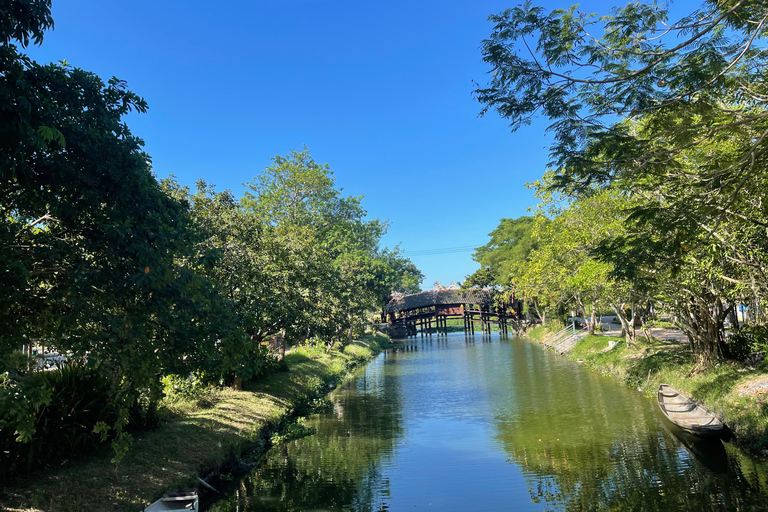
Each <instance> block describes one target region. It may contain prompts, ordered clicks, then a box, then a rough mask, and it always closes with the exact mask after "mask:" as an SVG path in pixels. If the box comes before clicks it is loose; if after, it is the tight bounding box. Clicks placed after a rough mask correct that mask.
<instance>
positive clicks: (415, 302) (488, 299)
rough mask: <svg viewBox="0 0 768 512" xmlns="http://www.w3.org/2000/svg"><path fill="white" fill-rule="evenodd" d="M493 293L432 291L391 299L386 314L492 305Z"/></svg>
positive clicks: (489, 291)
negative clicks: (439, 307) (453, 306)
mask: <svg viewBox="0 0 768 512" xmlns="http://www.w3.org/2000/svg"><path fill="white" fill-rule="evenodd" d="M494 295H495V292H493V291H491V290H478V289H470V290H432V291H429V292H421V293H415V294H413V295H406V296H405V297H400V298H399V299H392V300H391V301H389V304H387V313H399V312H400V311H408V310H410V309H418V308H425V307H428V306H435V305H438V304H439V305H451V304H455V305H458V304H482V305H492V304H493V296H494Z"/></svg>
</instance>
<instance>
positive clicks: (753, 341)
mask: <svg viewBox="0 0 768 512" xmlns="http://www.w3.org/2000/svg"><path fill="white" fill-rule="evenodd" d="M726 348H727V354H726V356H727V357H728V358H729V359H736V360H738V361H743V360H744V359H747V358H748V357H749V356H750V355H751V354H752V353H754V352H765V351H766V350H768V328H767V327H766V326H764V325H743V326H742V327H741V328H740V329H739V330H738V331H736V332H734V333H733V334H731V336H730V337H729V338H728V343H727V344H726Z"/></svg>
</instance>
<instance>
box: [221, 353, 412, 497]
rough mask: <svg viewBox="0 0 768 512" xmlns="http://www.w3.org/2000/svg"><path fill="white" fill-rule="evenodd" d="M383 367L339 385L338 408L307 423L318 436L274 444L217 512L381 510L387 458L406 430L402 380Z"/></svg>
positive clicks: (386, 488)
mask: <svg viewBox="0 0 768 512" xmlns="http://www.w3.org/2000/svg"><path fill="white" fill-rule="evenodd" d="M381 369H382V367H381V366H379V368H378V370H379V371H378V372H377V369H376V367H375V366H370V367H368V368H367V369H366V371H365V373H364V374H363V375H361V376H360V377H359V378H358V379H356V380H355V381H353V382H352V383H350V386H349V387H345V388H344V389H340V390H337V392H336V393H335V394H334V396H333V401H334V410H333V411H332V412H329V413H327V414H323V415H320V416H319V417H313V418H310V421H309V422H308V425H309V426H313V427H315V428H317V434H316V435H314V436H310V437H306V438H303V439H299V440H296V441H292V442H290V443H287V444H284V445H280V446H277V447H274V448H272V449H271V450H270V451H269V452H268V453H267V455H266V456H265V459H264V461H263V463H262V464H261V465H260V466H259V468H258V469H257V470H255V471H254V472H253V473H251V474H250V475H248V476H247V477H246V478H245V479H243V481H242V482H240V487H239V490H238V492H237V493H236V496H235V497H233V498H231V499H229V500H227V501H226V502H220V503H217V504H215V505H214V507H213V508H211V510H212V511H214V512H230V511H233V512H234V511H236V510H237V511H246V510H254V511H255V510H259V511H288V510H304V509H313V508H322V509H328V508H333V509H336V508H338V509H344V510H356V511H357V510H360V511H363V510H364V511H369V510H377V509H378V506H379V505H380V504H381V502H382V500H383V499H386V497H387V495H388V486H389V484H388V482H387V481H386V479H385V477H384V476H383V475H382V473H381V471H380V467H381V460H382V459H383V458H385V457H387V456H389V455H391V454H392V453H393V450H394V446H395V443H396V440H397V438H398V437H399V436H400V435H401V434H402V427H401V421H400V408H401V403H400V395H399V389H398V386H397V380H396V379H390V378H388V377H386V376H385V375H382V373H381Z"/></svg>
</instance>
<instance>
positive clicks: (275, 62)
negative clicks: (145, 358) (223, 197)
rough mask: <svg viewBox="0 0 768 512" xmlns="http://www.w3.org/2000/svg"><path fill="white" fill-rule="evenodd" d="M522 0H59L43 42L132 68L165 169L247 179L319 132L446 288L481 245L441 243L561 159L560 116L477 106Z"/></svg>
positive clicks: (463, 240) (476, 237)
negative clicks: (512, 123)
mask: <svg viewBox="0 0 768 512" xmlns="http://www.w3.org/2000/svg"><path fill="white" fill-rule="evenodd" d="M518 3H519V2H518V1H513V2H509V1H494V0H474V1H451V0H442V1H439V2H438V1H432V0H426V1H422V0H415V1H413V0H412V1H408V2H404V1H400V0H394V1H390V2H367V1H361V0H355V1H323V0H303V1H302V0H277V1H263V0H237V1H235V0H220V1H218V2H211V1H205V2H203V1H198V0H185V1H174V0H154V1H147V0H132V1H130V2H112V1H104V0H98V1H97V0H54V1H53V16H54V21H55V29H54V30H53V31H52V32H49V33H48V34H47V35H46V37H45V40H44V42H43V45H42V47H40V48H34V49H28V53H30V54H31V55H32V56H33V58H35V59H36V60H37V61H39V62H50V61H57V60H61V59H66V60H67V61H68V62H69V63H70V64H71V65H73V66H75V67H80V68H83V69H86V70H89V71H93V72H95V73H97V74H99V75H100V76H101V77H102V78H103V79H105V80H106V79H108V78H110V77H112V76H116V77H118V78H120V79H123V80H126V81H127V82H128V87H129V88H130V89H131V90H132V91H134V92H135V93H137V94H139V95H141V96H143V97H144V98H145V99H146V100H147V101H148V103H149V107H150V108H149V112H148V113H147V114H143V115H131V116H130V117H129V118H128V124H129V126H130V127H131V130H132V131H133V133H134V134H136V135H138V136H140V137H142V138H143V139H144V140H145V142H146V146H145V149H146V150H147V152H148V153H149V154H150V155H151V156H152V159H153V165H154V169H155V172H156V173H157V175H158V177H161V178H162V177H165V176H167V175H169V174H173V175H175V176H176V177H177V179H178V180H179V181H180V182H181V183H183V184H187V185H193V184H194V182H195V181H196V180H197V179H200V178H202V179H204V180H206V181H208V182H209V183H213V184H215V185H216V186H217V188H218V189H219V190H223V189H231V190H233V191H234V192H235V193H236V194H237V195H240V194H241V193H242V191H243V189H244V187H243V185H242V184H243V182H246V181H249V180H251V179H252V178H253V177H254V176H255V175H257V174H258V173H259V171H260V170H262V169H263V168H264V167H266V166H267V165H269V163H270V158H271V157H273V156H275V155H285V154H287V153H288V152H289V151H290V150H291V149H300V148H301V147H302V145H304V144H306V145H307V147H308V148H309V150H310V153H311V154H312V156H313V158H314V159H315V160H316V161H317V162H320V163H328V164H329V165H330V167H331V170H332V171H333V172H334V174H335V177H336V180H337V181H336V183H337V186H339V187H342V188H343V189H344V193H345V194H350V195H360V194H364V195H365V198H364V200H363V206H364V207H365V208H366V209H367V210H368V213H369V216H371V217H378V218H381V219H389V221H390V223H391V227H390V229H389V233H388V234H387V236H386V237H385V239H384V243H385V245H387V246H389V247H392V246H394V245H397V244H400V247H401V249H402V250H403V251H404V254H405V255H406V256H409V257H410V258H411V259H412V260H413V261H414V263H416V265H417V266H418V267H419V268H420V269H421V270H422V272H423V273H424V274H425V275H426V279H425V281H424V288H425V289H431V287H432V283H433V282H435V281H441V282H442V283H443V284H448V283H450V282H451V281H461V280H463V279H464V276H466V275H467V274H469V273H472V272H473V271H475V270H476V269H477V267H478V265H477V264H476V263H475V262H473V261H472V258H471V253H472V251H471V250H464V251H463V252H452V251H450V250H448V251H436V250H438V249H445V248H456V247H468V246H472V247H474V246H478V245H482V244H484V243H486V242H487V239H488V238H487V234H488V233H489V232H490V231H491V230H493V229H494V228H495V227H496V226H497V225H498V222H499V220H500V219H501V218H502V217H509V218H514V217H519V216H521V215H525V214H526V213H527V211H526V209H527V207H528V206H530V205H533V204H534V203H535V199H534V197H533V194H532V192H531V191H530V190H528V189H526V188H525V183H526V182H530V181H533V180H536V179H538V178H539V177H540V176H541V175H542V173H543V172H544V170H545V168H546V162H547V160H548V156H547V153H548V151H547V147H548V141H547V140H546V138H545V135H544V129H545V127H546V122H545V121H541V122H538V123H534V124H533V125H531V126H529V127H527V128H525V129H523V130H520V131H518V132H516V133H514V134H512V133H510V131H509V129H508V126H507V123H506V122H505V121H503V120H501V119H499V118H498V117H497V116H496V115H495V114H488V115H487V116H486V117H485V118H478V112H479V111H480V108H481V105H480V104H478V103H477V102H476V101H475V100H474V99H473V97H472V94H471V91H472V89H473V84H472V81H473V80H474V81H476V82H479V83H481V84H484V83H485V81H486V76H487V75H486V71H487V68H486V66H485V65H484V64H483V62H482V59H481V55H480V50H479V45H480V42H481V40H482V39H483V38H485V37H487V36H488V35H489V34H490V32H491V24H490V23H489V22H488V21H487V17H488V15H489V14H492V13H498V12H500V11H502V10H503V9H505V8H507V7H512V6H514V5H517V4H518ZM570 3H571V2H561V3H558V2H553V1H544V2H542V4H543V5H545V6H547V7H550V8H554V7H567V6H568V5H569V4H570ZM610 5H611V4H609V3H605V2H597V1H591V2H589V1H588V2H582V9H583V10H588V11H599V12H601V13H604V12H606V11H607V10H608V8H609V6H610ZM424 251H433V252H440V253H442V254H437V255H423V252H424ZM420 253H422V254H420Z"/></svg>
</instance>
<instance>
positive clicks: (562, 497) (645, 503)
mask: <svg viewBox="0 0 768 512" xmlns="http://www.w3.org/2000/svg"><path fill="white" fill-rule="evenodd" d="M332 401H333V403H334V407H333V410H332V411H330V412H328V413H327V414H323V415H319V416H316V417H313V418H312V419H311V421H310V426H314V427H315V428H317V429H318V434H317V435H315V436H312V437H309V438H305V439H301V440H297V441H294V442H291V443H289V444H286V445H283V446H280V447H277V448H275V449H273V450H271V451H270V452H269V453H268V455H267V457H266V462H265V464H264V465H262V466H261V467H260V469H259V470H258V471H256V472H254V473H252V474H251V475H249V476H248V477H247V478H245V479H244V480H243V481H242V482H240V487H239V490H238V491H237V492H236V493H235V495H234V496H232V497H231V498H230V499H228V500H225V501H222V502H219V503H217V504H215V505H214V507H213V509H212V510H215V511H222V512H223V511H235V510H237V511H245V510H265V511H288V510H345V511H360V512H362V511H377V510H396V511H397V510H405V509H408V510H441V511H444V510H509V509H516V510H568V511H571V510H572V511H582V510H651V511H653V510H659V511H661V510H696V511H697V512H698V511H701V510H765V509H768V507H767V506H766V503H768V486H767V485H766V477H765V475H766V471H765V465H764V464H762V463H758V462H756V461H754V460H752V459H750V458H748V457H745V456H744V455H743V454H740V453H739V452H738V451H736V450H734V449H733V448H732V447H729V446H726V447H724V446H723V445H722V444H713V443H711V442H709V443H707V442H703V441H701V440H698V439H696V438H693V437H692V436H690V435H688V434H685V433H683V432H682V431H679V429H676V427H674V426H672V425H671V424H668V423H665V422H666V420H664V419H663V417H662V416H661V415H660V414H659V413H658V411H656V409H655V408H654V404H653V403H652V402H651V401H650V400H648V399H646V398H644V397H643V396H642V395H640V394H639V393H637V391H633V390H631V389H627V388H625V387H623V386H621V385H619V384H617V383H616V382H615V381H614V380H613V379H611V378H609V377H604V376H601V375H598V374H594V373H590V372H587V371H585V370H584V369H583V368H581V367H579V366H578V365H576V364H574V363H571V362H569V361H567V360H565V359H564V358H562V357H559V356H556V355H554V354H552V353H551V352H545V351H543V350H542V349H541V348H540V347H538V346H536V345H533V344H530V343H528V342H526V341H524V340H519V339H510V340H500V339H499V338H498V336H496V335H494V336H492V337H488V336H480V335H479V334H478V335H476V336H474V337H471V336H470V337H465V336H464V335H463V334H455V335H449V336H447V337H444V336H442V337H438V336H433V337H431V338H430V337H425V338H416V339H411V340H408V341H406V342H405V343H404V344H403V345H402V346H400V347H398V348H397V349H395V350H392V351H390V352H388V353H386V354H383V355H382V356H380V357H379V358H378V359H377V360H376V361H375V362H373V363H372V364H371V365H369V366H368V367H367V368H366V369H365V371H364V372H363V373H362V374H361V375H360V377H359V378H357V379H356V380H354V381H353V382H352V383H351V384H350V385H348V386H346V387H344V388H343V389H339V390H337V391H336V392H335V393H334V394H333V395H332ZM686 436H687V437H686ZM718 443H719V441H718Z"/></svg>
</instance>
